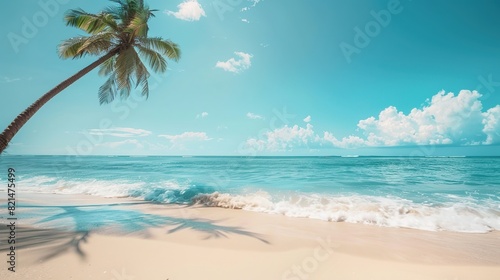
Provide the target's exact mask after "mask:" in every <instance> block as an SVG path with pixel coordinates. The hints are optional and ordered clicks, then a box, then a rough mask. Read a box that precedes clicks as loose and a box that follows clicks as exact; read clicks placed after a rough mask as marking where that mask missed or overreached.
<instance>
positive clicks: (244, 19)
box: [241, 18, 250, 23]
mask: <svg viewBox="0 0 500 280" xmlns="http://www.w3.org/2000/svg"><path fill="white" fill-rule="evenodd" d="M241 21H242V22H244V23H250V21H249V20H248V19H246V18H242V19H241Z"/></svg>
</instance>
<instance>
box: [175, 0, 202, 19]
mask: <svg viewBox="0 0 500 280" xmlns="http://www.w3.org/2000/svg"><path fill="white" fill-rule="evenodd" d="M177 8H179V11H177V12H172V11H165V13H166V14H167V15H172V16H174V17H176V18H178V19H182V20H186V21H198V20H200V18H201V17H202V16H204V17H206V14H205V10H203V7H202V6H201V5H200V3H198V1H197V0H186V1H184V2H182V3H180V4H179V5H178V6H177Z"/></svg>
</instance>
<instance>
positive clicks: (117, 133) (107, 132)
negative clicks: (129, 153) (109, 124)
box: [89, 127, 151, 138]
mask: <svg viewBox="0 0 500 280" xmlns="http://www.w3.org/2000/svg"><path fill="white" fill-rule="evenodd" d="M89 134H90V135H100V136H113V137H123V138H127V137H144V136H149V135H151V131H148V130H144V129H138V128H129V127H114V128H95V129H91V130H89Z"/></svg>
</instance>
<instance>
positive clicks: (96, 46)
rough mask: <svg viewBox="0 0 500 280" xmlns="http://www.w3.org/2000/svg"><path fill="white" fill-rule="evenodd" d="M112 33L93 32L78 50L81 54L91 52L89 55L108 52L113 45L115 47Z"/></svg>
mask: <svg viewBox="0 0 500 280" xmlns="http://www.w3.org/2000/svg"><path fill="white" fill-rule="evenodd" d="M114 39H115V37H114V33H111V32H102V33H98V34H95V35H94V36H90V37H89V38H88V39H87V40H86V41H85V43H83V44H82V45H81V46H80V49H79V50H78V51H79V52H81V53H82V55H86V54H91V55H100V54H102V53H105V52H108V51H109V50H111V49H112V48H113V47H116V44H115V43H114Z"/></svg>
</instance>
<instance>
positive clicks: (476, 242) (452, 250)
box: [0, 195, 500, 280]
mask: <svg viewBox="0 0 500 280" xmlns="http://www.w3.org/2000/svg"><path fill="white" fill-rule="evenodd" d="M30 200H31V202H32V203H33V202H35V201H36V204H41V203H40V201H44V202H45V203H44V204H45V205H58V206H63V205H67V206H68V205H69V206H71V205H79V206H81V207H77V208H74V207H69V208H64V207H62V208H58V210H57V211H55V212H54V209H53V208H51V207H38V208H20V209H18V211H19V213H21V212H23V211H24V212H25V215H26V214H27V213H32V212H33V211H35V212H36V214H38V215H41V217H38V218H30V219H28V218H27V217H26V218H25V219H24V222H23V220H20V221H19V222H20V223H21V224H24V225H23V226H24V227H23V228H22V229H21V228H18V229H17V233H16V235H17V237H18V239H17V245H18V246H21V247H23V248H19V247H18V249H17V250H16V257H17V259H16V261H17V263H16V270H17V272H15V273H11V272H9V271H7V263H6V262H5V261H2V264H1V265H0V279H61V280H62V279H64V280H67V279H106V280H111V279H115V280H131V279H136V280H139V279H146V280H153V279H159V280H166V279H169V280H183V279H217V280H225V279H228V280H229V279H231V280H234V279H238V280H239V279H252V280H254V279H260V280H264V279H277V280H278V279H279V280H281V279H283V280H284V279H288V280H299V279H300V280H303V279H328V280H330V279H398V280H399V279H419V280H420V279H422V280H428V279H440V280H445V279H449V280H458V279H460V280H462V279H492V280H493V279H494V280H498V279H500V233H499V232H492V233H488V234H463V233H451V232H426V231H420V230H411V229H395V228H382V227H377V226H369V225H358V224H347V223H331V222H323V221H317V220H311V219H295V218H287V217H283V216H279V215H268V214H261V213H253V212H247V211H241V210H227V209H220V208H204V207H182V206H167V205H160V204H122V205H109V206H105V210H106V211H101V210H102V209H104V208H101V207H99V206H89V205H90V204H113V203H115V202H118V203H125V202H129V201H126V200H117V199H102V198H95V197H90V196H79V197H74V196H71V197H70V196H64V195H32V196H31V197H28V198H25V202H26V203H29V202H30ZM0 202H1V203H3V201H0ZM51 209H52V210H51ZM61 209H64V210H61ZM30 211H31V212H30ZM51 211H52V212H51ZM82 211H88V212H82ZM99 211H101V212H99ZM120 211H124V212H123V215H122V212H120ZM115 212H116V213H117V215H115ZM44 213H48V214H44ZM61 213H63V214H64V215H61ZM91 213H94V214H96V216H95V217H94V216H92V215H91ZM99 213H100V214H101V215H102V217H101V218H102V221H106V222H107V225H99V223H97V224H96V226H97V227H98V228H97V229H94V228H92V226H91V225H92V221H93V220H95V219H96V217H100V216H98V214H99ZM46 216H49V217H52V218H54V219H55V218H57V219H55V221H53V222H52V224H50V223H48V224H47V223H42V224H38V223H37V224H35V220H36V219H38V220H41V219H43V217H46ZM60 217H63V218H61V219H59V218H60ZM127 217H128V218H127ZM84 218H88V219H87V220H86V219H84ZM114 219H116V220H114ZM128 219H130V220H128ZM72 223H73V224H76V223H78V224H80V225H84V226H87V227H88V226H89V225H90V227H89V228H87V229H85V230H83V231H81V232H62V231H60V230H55V229H41V228H40V227H47V226H48V225H51V226H53V225H59V224H69V225H71V224H72ZM117 225H121V227H118V226H117ZM33 226H35V227H36V228H35V229H34V228H33ZM132 226H134V227H132ZM136 226H138V227H136ZM5 228H6V227H4V226H2V229H1V232H0V234H1V237H0V240H1V242H2V243H0V248H1V249H2V250H4V249H5V247H6V244H5V237H6V236H7V232H6V229H5ZM6 253H7V251H2V252H1V254H2V255H3V256H4V258H2V259H3V260H6V259H7V256H6Z"/></svg>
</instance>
